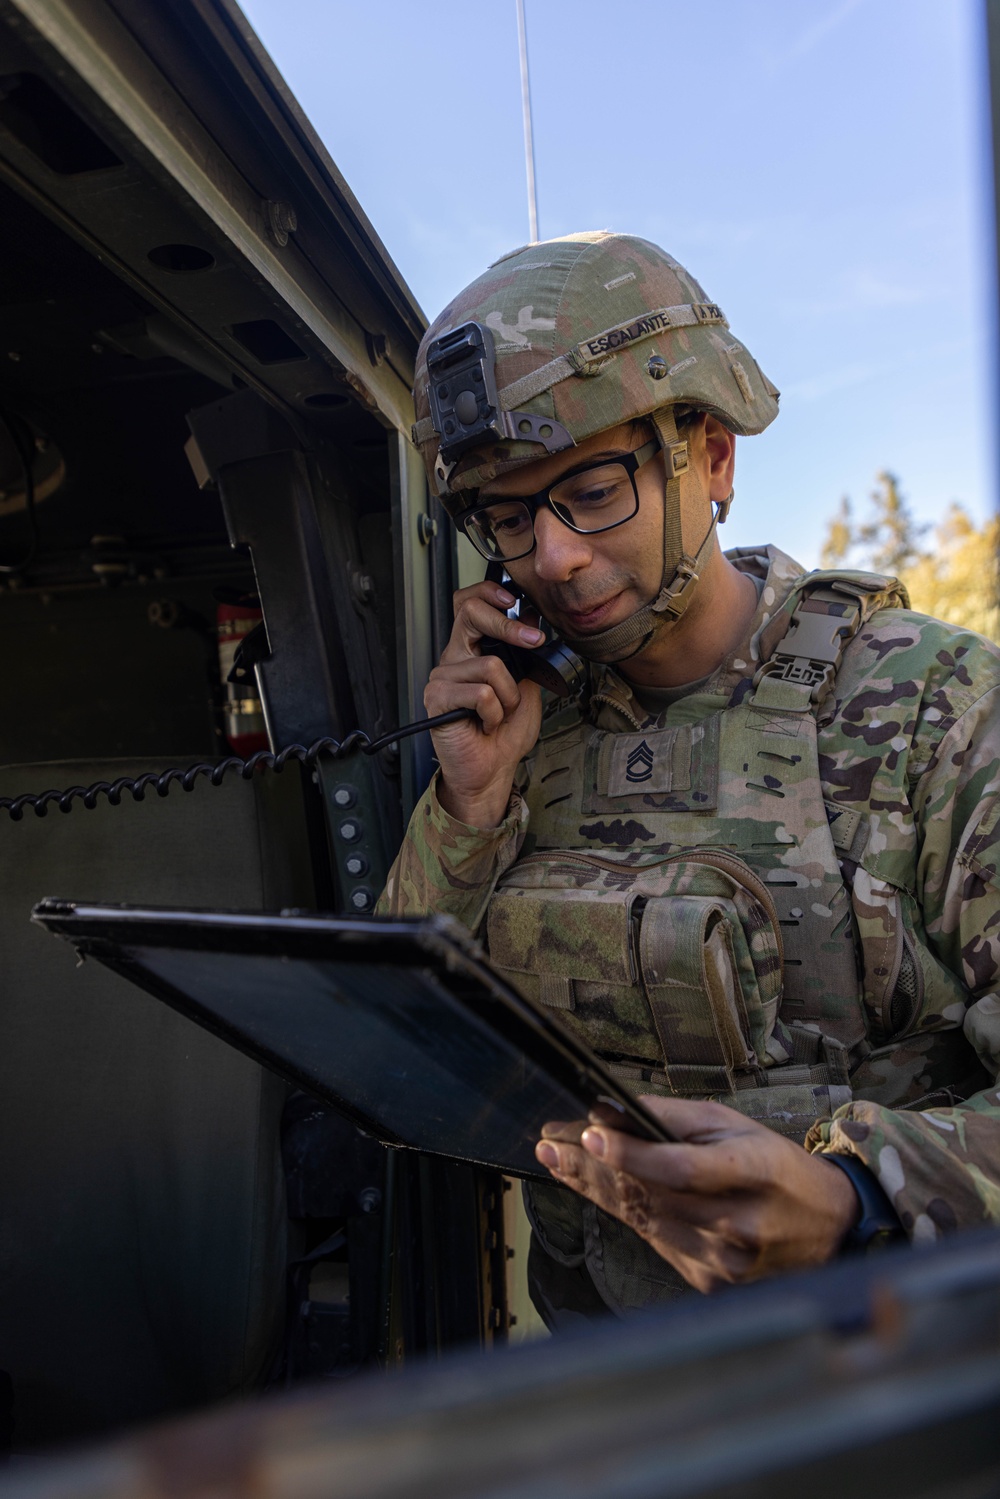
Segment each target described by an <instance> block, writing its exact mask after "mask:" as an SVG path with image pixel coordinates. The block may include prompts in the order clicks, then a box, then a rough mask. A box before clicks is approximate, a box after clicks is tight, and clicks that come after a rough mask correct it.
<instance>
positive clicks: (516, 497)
mask: <svg viewBox="0 0 1000 1499" xmlns="http://www.w3.org/2000/svg"><path fill="white" fill-rule="evenodd" d="M660 451H661V449H660V444H659V442H657V440H656V438H651V439H650V441H649V442H645V443H643V445H642V447H640V448H632V449H631V450H630V451H629V452H627V453H620V454H617V455H615V456H614V457H608V458H602V459H599V460H598V461H597V462H595V463H581V464H579V465H578V466H577V467H576V468H571V469H567V471H566V473H564V474H560V475H559V477H558V479H556V481H555V483H554V484H550V485H548V486H547V487H546V488H545V489H539V490H538V491H537V492H536V493H535V494H512V495H497V497H496V499H495V500H494V501H493V502H492V503H493V504H495V505H503V504H508V505H513V504H518V505H524V506H525V508H526V509H527V511H528V512H529V514H530V516H531V545H530V547H529V548H528V550H527V551H526V552H518V554H517V556H516V557H512V556H510V555H506V556H500V555H499V554H498V553H496V552H487V551H486V550H485V549H484V548H483V546H481V545H480V543H479V542H478V541H477V540H476V538H475V536H474V535H473V534H472V531H471V529H470V527H471V525H472V519H473V517H474V516H476V515H478V514H480V513H481V512H482V511H484V510H488V509H489V505H476V506H473V507H472V508H470V509H469V510H466V511H465V513H464V514H463V515H460V516H458V518H457V519H458V523H459V525H460V526H461V527H462V530H463V531H464V532H465V534H466V536H467V537H468V538H469V540H470V541H471V543H472V545H473V546H474V547H475V549H476V551H477V552H478V553H479V555H480V556H481V557H485V558H486V560H487V562H520V561H521V559H522V558H524V557H530V556H531V554H532V552H533V551H534V550H535V545H536V541H535V516H536V514H537V513H538V511H539V510H540V509H541V507H542V506H543V505H547V506H548V508H549V509H550V510H551V511H552V514H553V515H554V516H555V517H556V519H557V520H559V521H562V523H563V525H564V526H567V527H568V528H569V530H570V531H575V532H576V534H577V535H578V536H599V535H600V534H601V532H602V531H614V530H615V528H616V527H617V526H624V525H626V524H627V522H628V521H630V520H634V519H635V517H636V515H637V514H638V513H639V487H638V485H637V484H636V482H635V476H636V474H637V473H638V471H639V469H641V468H643V467H644V465H645V464H647V463H648V462H649V460H650V459H651V458H655V456H656V454H657V453H659V452H660ZM612 463H620V464H621V466H622V468H624V470H625V472H626V473H627V474H628V477H629V482H630V483H631V485H632V495H633V497H634V499H635V508H634V509H633V510H632V513H631V514H630V515H625V516H622V518H621V520H615V521H612V522H611V524H610V525H609V526H595V527H594V528H593V529H591V530H585V529H584V528H583V527H582V526H574V524H573V522H572V521H571V520H569V519H567V517H566V516H565V515H564V514H563V512H562V510H561V509H560V507H559V501H558V500H553V499H552V491H553V490H554V489H557V488H558V487H559V485H560V484H564V483H565V482H566V480H567V479H575V478H576V476H577V475H578V474H586V473H589V472H590V471H591V470H592V469H601V468H607V467H608V465H609V464H612Z"/></svg>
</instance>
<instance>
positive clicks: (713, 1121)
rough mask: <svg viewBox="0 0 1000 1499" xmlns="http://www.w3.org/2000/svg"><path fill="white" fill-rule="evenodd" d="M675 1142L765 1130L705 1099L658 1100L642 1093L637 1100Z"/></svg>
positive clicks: (753, 1121) (740, 1115)
mask: <svg viewBox="0 0 1000 1499" xmlns="http://www.w3.org/2000/svg"><path fill="white" fill-rule="evenodd" d="M639 1102H640V1103H641V1104H642V1105H643V1107H644V1108H646V1109H648V1110H649V1112H650V1113H651V1114H655V1116H656V1118H657V1119H659V1121H660V1123H661V1124H663V1125H665V1126H666V1128H667V1130H668V1131H669V1133H670V1134H671V1135H672V1136H673V1137H674V1139H675V1140H677V1141H679V1142H684V1141H688V1142H690V1143H692V1144H694V1143H701V1142H704V1141H712V1140H716V1139H720V1138H722V1137H723V1136H727V1135H741V1134H755V1133H756V1132H757V1131H758V1130H762V1129H764V1128H765V1126H764V1125H762V1124H758V1123H757V1121H756V1120H754V1119H748V1118H747V1116H746V1115H745V1114H738V1113H737V1112H736V1110H735V1109H730V1108H727V1107H726V1105H725V1104H724V1103H713V1102H712V1101H711V1100H710V1099H705V1098H658V1097H655V1096H654V1095H652V1094H649V1093H646V1094H643V1096H642V1097H641V1098H640V1099H639Z"/></svg>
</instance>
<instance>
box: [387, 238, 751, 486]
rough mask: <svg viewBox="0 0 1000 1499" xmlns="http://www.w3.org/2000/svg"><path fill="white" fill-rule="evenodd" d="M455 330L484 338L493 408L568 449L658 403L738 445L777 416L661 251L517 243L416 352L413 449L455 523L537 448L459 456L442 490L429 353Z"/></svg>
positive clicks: (713, 309)
mask: <svg viewBox="0 0 1000 1499" xmlns="http://www.w3.org/2000/svg"><path fill="white" fill-rule="evenodd" d="M466 322H478V323H480V324H484V325H485V326H486V327H487V328H488V329H490V330H491V332H492V334H493V339H494V348H495V356H496V383H497V387H498V389H499V393H500V402H501V406H502V407H503V408H504V409H505V410H508V411H509V410H511V409H512V408H514V407H516V408H517V411H518V412H519V413H520V412H525V413H529V414H532V415H534V416H538V417H544V418H547V419H549V420H552V421H554V422H555V423H558V424H559V425H561V426H562V427H563V428H565V429H566V432H567V433H568V435H569V437H570V438H572V440H573V442H575V443H579V442H582V441H583V440H584V439H586V438H588V437H591V436H593V435H594V434H595V433H597V432H603V431H606V430H607V429H608V428H610V427H616V426H618V425H620V424H621V423H622V422H626V421H631V420H633V419H634V418H638V417H643V416H648V415H649V414H650V413H651V412H653V411H656V410H657V409H658V408H661V407H664V406H668V405H683V406H690V407H692V408H694V409H697V410H699V411H708V412H711V413H712V414H713V415H714V416H717V417H718V418H719V420H720V421H722V422H723V423H724V424H725V425H726V426H727V427H728V428H729V429H730V431H732V432H735V433H737V434H738V435H750V434H753V433H757V432H762V431H763V430H764V428H765V427H766V426H767V425H768V424H769V423H770V422H771V421H773V420H774V418H775V416H776V415H777V413H778V391H777V390H776V389H775V387H774V386H773V385H772V384H771V382H770V381H769V380H768V379H767V377H766V375H764V374H763V372H762V371H761V370H760V368H759V366H758V365H757V363H756V361H755V360H754V358H753V357H752V355H751V354H750V353H748V351H747V350H746V349H745V348H744V346H743V345H742V344H741V343H739V342H738V340H736V339H735V338H734V337H733V336H732V334H731V333H730V332H729V326H728V323H727V322H726V320H725V318H724V316H723V314H722V312H721V310H720V309H719V308H718V307H717V306H716V305H715V304H714V303H711V302H709V301H708V299H707V298H706V296H705V293H704V292H703V291H702V288H701V287H700V286H699V285H698V282H697V281H695V279H694V277H693V276H690V275H689V274H688V272H687V271H685V270H684V268H683V266H681V265H679V264H678V263H677V261H676V260H674V259H673V257H672V256H670V255H668V254H666V252H665V251H663V250H661V249H659V247H658V246H656V245H654V244H651V243H650V242H649V241H648V240H643V239H637V238H635V237H633V236H631V235H624V234H612V233H609V232H606V231H596V232H589V233H583V234H572V235H567V236H565V237H564V238H562V239H553V240H545V241H541V242H539V243H537V244H531V245H526V246H525V247H524V248H523V249H520V250H515V251H513V252H512V253H511V254H509V255H506V256H504V257H502V258H501V259H500V260H498V261H496V262H495V263H494V264H493V265H492V266H491V267H490V268H489V270H488V271H486V272H485V273H484V274H483V275H482V276H480V277H479V278H478V279H477V280H476V281H473V282H472V284H471V285H470V286H468V287H466V289H465V290H464V291H463V292H460V293H459V295H458V296H457V297H455V299H454V300H453V301H452V302H450V303H449V304H448V306H447V307H446V308H445V309H444V311H443V312H442V313H441V314H440V315H439V316H438V317H437V318H436V319H435V321H434V322H433V323H432V325H431V327H430V328H429V329H428V330H427V332H426V334H425V335H424V338H423V340H422V342H421V345H420V349H419V351H418V354H417V365H416V384H415V389H414V399H415V405H416V417H417V422H416V425H415V427H414V440H415V441H416V442H417V444H418V445H419V447H420V450H421V453H422V456H423V459H424V462H425V464H426V466H427V471H428V474H429V475H430V477H431V483H432V484H433V485H434V487H435V488H436V489H438V490H444V492H443V493H442V496H441V497H442V502H443V504H444V505H445V508H446V509H447V510H448V511H449V513H450V514H451V515H452V516H457V515H459V514H461V512H462V511H463V510H465V509H467V508H468V506H469V504H470V502H471V501H472V500H473V498H474V492H475V491H476V490H477V489H478V488H479V486H480V485H482V484H485V483H487V482H488V481H489V480H491V479H494V478H496V477H497V476H498V475H500V474H502V473H506V472H507V471H509V470H510V469H514V468H518V467H520V466H521V465H522V464H525V463H531V462H534V461H535V460H536V459H538V458H539V457H541V456H544V454H545V451H546V449H545V447H544V446H542V445H541V444H540V443H539V442H534V441H519V440H506V441H498V440H492V439H491V440H490V441H488V442H487V443H486V444H485V445H484V446H481V447H476V448H474V449H472V451H469V452H465V453H463V454H462V455H461V456H460V458H459V460H458V462H457V463H456V464H455V465H454V467H453V469H452V470H451V472H450V474H449V475H448V480H447V488H446V489H445V486H444V485H443V484H442V483H441V481H440V478H438V479H435V462H436V460H437V457H438V448H439V435H438V433H437V432H436V430H435V428H434V423H433V420H432V417H431V409H430V401H429V396H428V376H427V349H428V346H429V345H430V344H431V343H432V342H433V341H434V340H435V339H436V338H439V337H440V336H441V335H442V334H443V333H445V332H446V331H447V330H449V329H451V328H454V327H456V326H458V325H459V324H462V323H466ZM566 445H567V443H566V442H565V441H563V442H562V443H561V446H566ZM470 491H471V493H470Z"/></svg>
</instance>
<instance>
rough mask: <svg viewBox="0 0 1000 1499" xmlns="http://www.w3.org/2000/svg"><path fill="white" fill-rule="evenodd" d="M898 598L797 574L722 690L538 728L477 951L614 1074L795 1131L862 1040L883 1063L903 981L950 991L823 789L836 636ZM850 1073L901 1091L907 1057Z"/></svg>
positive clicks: (861, 1053)
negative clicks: (822, 733) (511, 856)
mask: <svg viewBox="0 0 1000 1499" xmlns="http://www.w3.org/2000/svg"><path fill="white" fill-rule="evenodd" d="M900 605H901V606H903V607H905V606H906V599H905V595H903V594H902V591H901V590H900V589H899V587H898V585H897V583H896V581H895V579H892V578H887V577H881V576H876V575H872V574H865V573H847V572H844V573H840V572H825V573H813V574H809V575H807V576H806V577H804V578H802V579H801V580H799V581H798V582H796V584H795V585H794V586H793V588H792V590H791V592H790V594H789V596H788V598H787V599H786V600H785V602H784V603H783V604H782V605H781V606H780V608H779V609H778V611H777V612H776V614H775V616H774V617H773V619H772V620H771V621H769V622H768V624H767V625H766V626H765V628H764V630H763V631H762V632H761V644H762V649H761V656H762V658H763V659H762V664H761V666H760V668H759V669H758V671H757V673H756V675H755V676H754V678H753V682H752V684H751V683H750V682H749V681H748V682H747V684H746V687H747V690H746V691H745V692H744V694H743V696H742V700H741V701H739V702H736V701H735V699H736V698H738V697H739V696H740V694H739V692H737V693H736V694H734V700H733V701H731V702H727V701H725V700H724V699H722V698H721V697H718V698H714V699H712V698H710V699H709V701H708V703H705V700H704V698H701V700H700V706H702V707H709V708H710V710H711V711H709V712H708V713H707V716H704V717H701V718H700V719H698V721H696V722H685V723H681V724H678V725H676V726H672V727H669V728H659V729H658V728H655V727H653V728H644V729H641V730H639V732H636V733H624V732H622V733H619V732H608V731H605V730H602V729H599V728H597V727H596V726H594V725H592V724H588V723H586V722H585V721H584V719H583V718H582V716H581V714H580V712H579V710H575V711H573V712H572V716H571V718H570V719H569V721H568V715H567V712H566V711H565V710H564V711H563V712H562V713H561V714H560V715H559V716H558V718H557V719H556V721H555V723H554V724H553V725H551V726H550V728H549V729H548V730H547V731H546V732H545V733H544V734H543V737H542V738H541V740H540V741H539V743H538V745H537V747H536V751H535V756H534V768H533V772H532V776H531V782H530V786H529V789H528V791H527V800H528V804H529V808H530V822H529V835H528V839H527V842H526V846H525V851H524V852H523V853H522V856H521V857H520V858H519V859H518V860H517V861H516V862H515V863H514V864H513V865H512V866H511V868H510V869H509V870H508V871H507V872H506V873H505V874H504V876H503V877H502V878H501V880H500V881H499V883H498V885H497V889H496V892H495V894H494V896H493V898H492V900H491V902H490V906H489V910H488V915H487V940H488V944H489V949H490V955H491V959H492V962H493V963H494V965H495V966H496V967H497V968H498V969H500V970H501V971H502V972H504V973H505V974H506V975H507V976H508V977H509V978H510V979H511V980H512V981H513V983H514V984H515V985H516V986H517V987H519V988H520V989H521V990H522V991H523V992H525V993H526V994H528V996H529V997H531V998H534V999H535V1000H537V1001H540V1002H541V1003H543V1004H545V1005H548V1006H552V1007H555V1008H557V1009H559V1010H560V1011H561V1012H562V1017H563V1019H564V1020H565V1022H566V1023H567V1024H568V1025H569V1026H570V1028H571V1029H573V1030H575V1031H576V1032H577V1033H579V1034H581V1035H582V1037H583V1039H585V1040H586V1041H587V1043H588V1044H589V1045H590V1046H591V1047H592V1048H593V1050H595V1051H596V1052H597V1053H598V1055H600V1056H601V1057H602V1058H603V1059H604V1060H605V1062H606V1064H607V1065H608V1066H609V1068H610V1070H611V1071H612V1073H613V1074H614V1075H615V1076H616V1077H617V1078H619V1079H620V1080H622V1081H623V1082H625V1083H626V1084H627V1085H629V1086H630V1087H632V1088H634V1089H635V1091H636V1092H638V1093H642V1092H645V1093H661V1094H680V1095H686V1096H702V1097H705V1096H710V1097H714V1098H718V1099H720V1100H721V1101H722V1102H724V1103H727V1104H729V1105H730V1106H731V1107H734V1108H737V1109H739V1110H740V1111H741V1112H743V1113H745V1114H749V1115H751V1116H753V1117H755V1118H758V1119H761V1120H762V1121H764V1122H765V1123H767V1124H768V1125H769V1126H770V1127H771V1128H774V1129H777V1130H779V1131H780V1132H781V1133H783V1134H787V1135H789V1136H791V1137H793V1138H797V1139H802V1138H803V1137H804V1135H805V1133H806V1130H807V1129H808V1127H809V1125H810V1124H811V1123H812V1121H813V1120H815V1119H817V1118H828V1117H830V1115H831V1114H832V1113H833V1112H834V1111H835V1110H836V1109H837V1108H839V1107H840V1106H841V1105H843V1104H845V1103H847V1102H849V1101H850V1099H851V1097H852V1087H851V1080H852V1074H853V1075H854V1082H855V1086H856V1087H857V1084H858V1082H859V1081H860V1079H861V1077H862V1076H863V1075H864V1074H865V1073H866V1072H868V1071H869V1070H870V1069H869V1068H868V1067H867V1066H866V1065H865V1063H866V1060H867V1059H869V1058H875V1057H877V1059H878V1061H879V1062H880V1063H882V1064H884V1062H885V1059H886V1056H887V1053H888V1052H890V1051H891V1050H892V1044H893V1039H892V1038H893V1034H894V1031H895V1032H897V1033H898V1032H899V1031H904V1032H905V1029H906V1023H907V1020H908V1019H911V1018H912V1017H913V1014H914V1013H915V1001H916V998H917V996H916V991H917V989H918V988H919V989H920V992H921V994H922V993H923V989H924V986H925V983H933V984H934V985H935V986H936V988H935V994H937V990H940V991H941V992H940V996H939V1002H937V1003H935V1006H934V1007H935V1008H936V1009H938V1010H940V1009H942V1008H944V1007H945V1006H946V1005H947V1004H949V1003H951V1002H952V1001H954V1000H955V999H962V998H963V997H964V996H963V991H962V988H961V985H960V984H959V982H958V980H957V979H955V978H954V977H953V976H952V975H951V974H950V973H948V971H947V970H945V969H944V968H943V966H942V965H941V964H940V963H938V962H937V960H936V959H934V958H933V956H932V955H931V954H929V953H927V952H926V951H918V948H920V946H921V939H920V935H919V934H918V936H917V939H916V941H914V940H913V939H912V936H911V935H910V934H911V932H912V929H913V927H914V918H913V917H912V916H911V915H907V917H906V920H905V921H904V919H903V917H902V915H901V902H900V893H899V892H898V891H896V890H894V889H893V888H892V887H890V886H887V885H883V884H881V882H879V881H877V880H874V879H872V878H870V877H869V876H868V875H867V874H866V872H865V871H864V869H863V868H862V867H860V863H859V861H860V859H861V855H862V851H863V844H864V839H865V837H866V835H867V829H868V819H867V817H866V815H865V812H864V809H863V808H861V809H858V808H853V809H852V808H851V807H850V806H848V805H845V804H843V803H841V802H840V801H838V802H836V803H833V802H827V801H824V795H823V784H822V781H821V776H820V767H819V761H818V754H817V715H818V714H820V713H821V711H822V709H823V705H824V704H825V703H827V702H828V699H829V698H830V695H831V693H832V691H833V688H834V684H835V680H836V675H837V671H838V669H839V666H840V662H841V659H842V657H843V653H844V650H845V648H846V647H847V645H848V644H849V642H850V641H851V640H852V639H853V638H854V636H855V635H856V634H857V633H858V631H859V629H861V627H862V626H863V625H864V623H865V621H866V620H868V619H869V618H870V617H871V616H872V614H874V613H875V612H876V611H877V610H879V609H883V608H887V607H895V606H900ZM604 700H605V701H611V699H608V698H605V699H604ZM597 701H599V698H595V699H592V702H597ZM682 702H683V703H684V705H685V706H686V708H687V710H688V712H690V709H691V707H692V706H695V707H697V706H699V705H698V704H697V703H696V702H695V699H694V698H693V697H692V698H690V699H683V700H682ZM858 749H859V753H864V750H865V745H864V744H860V745H859V747H858ZM874 752H875V751H873V753H874ZM878 752H879V753H881V750H878ZM842 861H846V862H845V866H844V867H846V868H847V869H848V871H849V873H850V874H851V876H852V880H851V884H850V885H849V884H848V883H846V882H845V878H844V873H843V869H842ZM920 932H921V933H922V928H920ZM900 995H902V1000H903V1003H902V1008H900ZM911 1000H912V1001H914V1003H911ZM900 1022H901V1023H900ZM958 1034H959V1036H960V1032H959V1033H958ZM942 1039H943V1038H942ZM949 1039H950V1038H949ZM910 1044H911V1049H912V1038H911V1043H910ZM879 1048H880V1049H879ZM919 1049H920V1047H918V1050H919ZM859 1067H860V1068H861V1073H860V1074H859V1073H858V1068H859ZM918 1070H920V1069H919V1064H918ZM872 1076H873V1077H876V1078H878V1079H881V1080H884V1079H885V1077H889V1078H890V1082H889V1083H888V1084H885V1083H884V1081H883V1082H882V1084H881V1091H879V1089H876V1090H875V1094H876V1096H877V1098H878V1101H879V1102H883V1103H887V1104H890V1105H891V1104H893V1103H895V1104H897V1105H898V1104H900V1103H903V1102H906V1101H908V1100H912V1099H913V1098H914V1097H916V1095H917V1093H919V1092H920V1091H921V1090H920V1088H919V1087H915V1084H914V1077H913V1076H912V1075H911V1070H910V1069H907V1068H903V1069H901V1070H900V1071H899V1073H898V1082H896V1081H893V1069H892V1067H891V1066H889V1067H886V1066H884V1065H880V1066H878V1067H877V1068H876V1069H874V1070H872ZM894 1089H895V1091H896V1092H897V1093H898V1095H899V1096H898V1097H895V1098H894V1097H892V1096H891V1095H892V1093H893V1090H894ZM865 1091H866V1093H867V1094H868V1096H871V1093H869V1092H868V1090H867V1089H866V1090H865Z"/></svg>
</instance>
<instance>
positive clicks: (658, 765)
mask: <svg viewBox="0 0 1000 1499" xmlns="http://www.w3.org/2000/svg"><path fill="white" fill-rule="evenodd" d="M608 748H609V749H610V751H611V757H610V758H611V763H610V765H609V766H608V775H607V782H606V784H605V785H604V787H603V788H602V789H603V790H604V791H605V793H606V794H607V795H608V796H631V795H633V794H634V793H635V792H636V791H689V790H690V789H691V738H690V735H685V736H684V737H683V738H681V736H680V735H679V734H676V733H674V734H670V733H666V734H665V733H659V734H616V735H615V736H614V737H613V738H612V739H610V740H609V741H608ZM602 769H603V767H602Z"/></svg>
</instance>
